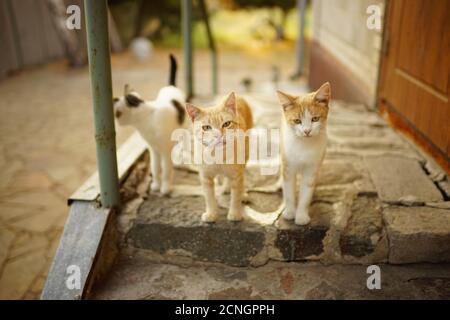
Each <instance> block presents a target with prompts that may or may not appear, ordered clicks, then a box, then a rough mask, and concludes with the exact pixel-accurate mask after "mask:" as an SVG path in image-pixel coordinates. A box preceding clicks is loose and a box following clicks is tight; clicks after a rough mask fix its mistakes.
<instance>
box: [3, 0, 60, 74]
mask: <svg viewBox="0 0 450 320" xmlns="http://www.w3.org/2000/svg"><path fill="white" fill-rule="evenodd" d="M0 44H1V50H0V79H4V78H5V77H6V76H7V75H8V74H9V73H10V72H12V71H15V70H18V69H21V68H24V67H28V66H33V65H37V64H41V63H46V62H49V61H51V60H54V59H56V58H61V57H63V56H64V48H63V45H62V43H61V41H60V40H59V39H58V36H57V34H56V31H55V28H54V27H53V22H52V20H51V17H50V12H49V10H48V8H47V5H46V3H45V0H0Z"/></svg>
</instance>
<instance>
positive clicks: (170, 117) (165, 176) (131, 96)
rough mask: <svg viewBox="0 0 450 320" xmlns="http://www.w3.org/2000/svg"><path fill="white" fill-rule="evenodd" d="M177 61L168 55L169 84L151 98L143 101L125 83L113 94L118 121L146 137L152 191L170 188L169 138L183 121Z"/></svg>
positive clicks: (171, 174) (172, 143)
mask: <svg viewBox="0 0 450 320" xmlns="http://www.w3.org/2000/svg"><path fill="white" fill-rule="evenodd" d="M176 72H177V62H176V60H175V57H174V56H173V55H170V77H169V85H168V86H167V87H163V88H161V90H159V93H158V96H157V97H156V99H155V100H148V101H144V100H143V99H142V98H141V96H140V95H139V94H138V93H137V92H136V91H134V90H130V88H129V86H128V85H125V90H124V95H123V96H122V97H120V98H114V114H115V117H116V119H117V122H118V123H119V125H123V126H125V125H130V126H133V127H134V128H136V129H137V131H138V132H139V133H140V134H141V136H142V137H143V138H144V139H145V141H147V143H148V144H149V149H150V156H151V174H152V183H151V185H150V188H151V190H152V191H160V192H161V193H162V194H168V193H170V192H171V191H172V189H173V164H172V159H171V152H172V148H173V146H174V143H175V142H174V141H172V140H171V135H172V132H173V131H174V130H175V129H178V128H182V127H184V126H185V125H186V123H185V122H186V121H185V118H186V115H185V108H184V105H185V102H186V95H185V93H184V92H183V91H182V90H180V89H179V88H177V87H176V86H175V79H176Z"/></svg>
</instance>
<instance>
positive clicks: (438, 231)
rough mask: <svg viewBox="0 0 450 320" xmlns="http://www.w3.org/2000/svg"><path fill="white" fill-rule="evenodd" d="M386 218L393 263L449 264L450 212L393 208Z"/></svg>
mask: <svg viewBox="0 0 450 320" xmlns="http://www.w3.org/2000/svg"><path fill="white" fill-rule="evenodd" d="M383 216H384V221H385V224H386V227H387V233H388V237H389V262H390V263H414V262H441V261H447V262H448V261H450V210H443V209H436V208H429V207H408V208H406V207H390V208H386V209H385V210H384V211H383Z"/></svg>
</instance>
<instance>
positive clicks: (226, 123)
mask: <svg viewBox="0 0 450 320" xmlns="http://www.w3.org/2000/svg"><path fill="white" fill-rule="evenodd" d="M230 125H231V121H226V122H224V123H223V125H222V128H226V127H229V126H230Z"/></svg>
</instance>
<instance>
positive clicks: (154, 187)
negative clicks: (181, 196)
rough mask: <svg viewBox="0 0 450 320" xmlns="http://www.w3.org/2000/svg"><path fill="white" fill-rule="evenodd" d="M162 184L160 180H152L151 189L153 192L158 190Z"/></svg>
mask: <svg viewBox="0 0 450 320" xmlns="http://www.w3.org/2000/svg"><path fill="white" fill-rule="evenodd" d="M160 187H161V185H160V184H159V181H152V183H151V184H150V190H151V191H153V192H158V191H159V188H160Z"/></svg>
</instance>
